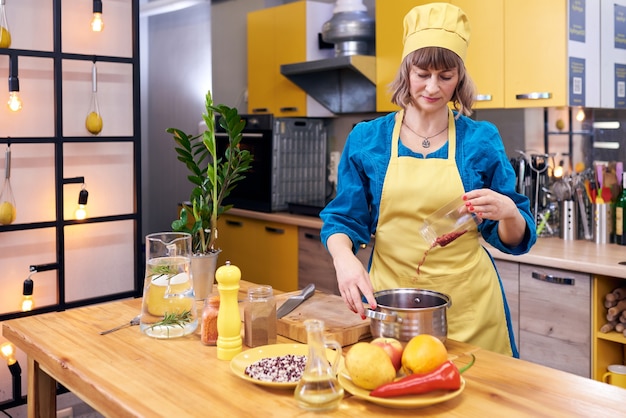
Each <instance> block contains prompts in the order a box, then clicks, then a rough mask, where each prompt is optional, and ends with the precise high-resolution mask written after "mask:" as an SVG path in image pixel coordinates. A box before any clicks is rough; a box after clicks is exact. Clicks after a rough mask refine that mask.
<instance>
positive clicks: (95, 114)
mask: <svg viewBox="0 0 626 418" xmlns="http://www.w3.org/2000/svg"><path fill="white" fill-rule="evenodd" d="M102 124H103V123H102V115H101V114H100V106H98V80H97V70H96V62H95V61H94V63H93V66H92V67H91V102H90V103H89V111H88V112H87V118H86V119H85V128H87V130H88V131H89V133H91V134H93V135H98V134H99V133H100V132H101V131H102Z"/></svg>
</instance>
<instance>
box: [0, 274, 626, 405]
mask: <svg viewBox="0 0 626 418" xmlns="http://www.w3.org/2000/svg"><path fill="white" fill-rule="evenodd" d="M245 285H246V283H245V282H242V289H243V288H244V286H245ZM139 306H140V299H132V300H124V301H116V302H109V303H105V304H100V305H91V306H87V307H82V308H75V309H70V310H67V311H64V312H53V313H46V314H40V315H34V316H29V317H24V318H19V319H13V320H9V321H5V322H4V323H3V324H2V331H3V335H4V336H5V337H6V338H7V339H8V340H9V341H11V342H13V343H14V344H15V345H16V346H17V347H18V348H19V349H21V350H23V351H24V352H25V353H26V354H27V356H28V359H29V372H28V375H29V393H28V395H29V396H28V399H29V416H49V417H53V416H54V409H52V408H53V407H54V397H52V404H50V403H48V406H50V407H51V411H47V413H46V411H45V405H42V404H41V401H45V399H46V398H45V397H44V398H43V399H40V397H41V393H40V392H41V391H42V390H43V391H44V392H45V391H46V390H47V391H48V393H50V392H51V391H52V390H53V389H54V385H53V383H54V380H56V381H58V382H60V383H61V384H63V385H64V386H65V387H67V388H68V389H70V390H71V391H72V392H73V393H75V394H76V395H77V396H79V397H80V398H81V399H82V400H84V401H85V402H87V403H88V404H89V405H91V406H92V407H94V408H95V409H96V410H98V411H100V412H101V413H102V414H104V415H105V416H111V417H126V416H142V417H156V416H168V417H173V416H176V417H187V416H189V417H198V416H209V415H210V416H224V417H225V416H248V415H254V416H263V417H294V416H299V417H316V416H319V415H316V414H313V413H308V412H305V411H303V410H301V409H299V408H298V407H297V405H296V403H295V400H294V398H293V391H291V390H277V389H268V388H267V387H264V386H260V385H255V384H252V383H249V382H246V381H243V380H242V379H240V378H239V377H237V376H236V375H235V374H234V373H232V372H231V370H230V368H229V362H228V361H221V360H218V359H217V356H216V348H215V347H208V346H204V345H202V344H201V343H200V341H199V336H198V335H197V334H194V335H190V336H188V337H184V338H178V339H173V340H157V339H152V338H149V337H146V336H145V335H143V334H142V333H141V331H140V330H139V327H129V328H125V329H122V330H120V331H117V332H115V333H112V334H109V335H104V336H103V335H99V331H101V330H104V329H109V328H111V327H113V326H116V325H120V324H122V323H125V322H127V321H128V320H130V318H132V317H133V316H135V315H136V313H137V312H138V310H139ZM320 319H323V313H320ZM279 342H286V340H285V339H284V338H280V339H279ZM446 346H447V347H448V351H449V353H450V355H451V356H452V357H453V358H455V360H454V361H455V362H456V363H457V364H458V365H461V364H464V363H466V362H467V361H468V360H469V358H468V356H466V355H464V354H465V353H467V352H473V353H474V354H475V356H476V364H475V365H474V366H473V367H472V368H471V369H469V370H468V371H467V372H466V373H465V374H464V375H463V376H464V378H465V380H466V382H467V384H466V387H465V390H464V391H463V392H462V393H461V394H460V395H459V396H457V397H456V398H453V399H451V400H449V401H447V402H444V403H440V404H436V405H432V406H428V407H426V408H424V409H421V410H419V411H416V410H396V409H389V408H386V407H383V406H378V405H375V404H372V403H370V402H367V401H365V400H362V399H359V398H357V397H354V396H351V395H350V394H346V396H345V398H344V399H343V401H342V403H341V405H340V407H339V409H338V410H336V411H334V412H333V413H332V414H327V415H330V416H337V417H354V416H360V415H363V416H368V417H386V416H389V415H394V416H415V414H416V413H417V414H420V415H428V416H446V417H467V416H506V417H519V416H528V417H537V416H551V417H553V416H568V417H573V416H581V417H587V416H620V415H622V414H623V407H624V404H623V400H624V399H625V398H626V390H624V389H620V388H618V387H614V386H610V385H607V384H604V383H601V382H597V381H594V380H590V379H586V378H583V377H580V376H576V375H573V374H569V373H565V372H561V371H558V370H554V369H550V368H547V367H544V366H540V365H537V364H533V363H529V362H526V361H523V360H518V359H513V358H510V357H506V356H502V355H499V354H495V353H492V352H489V351H486V350H481V349H478V348H476V347H472V346H469V345H467V344H462V343H458V342H454V341H447V342H446ZM244 349H245V346H244ZM35 369H36V371H34V370H35ZM53 379H54V380H53ZM51 383H52V384H51ZM36 390H38V391H39V392H35V391H36ZM35 393H39V394H38V395H37V396H35ZM52 393H54V392H52ZM35 399H39V401H40V403H39V404H38V407H39V408H42V409H41V410H37V411H35V408H34V402H35ZM39 413H41V415H40V414H39Z"/></svg>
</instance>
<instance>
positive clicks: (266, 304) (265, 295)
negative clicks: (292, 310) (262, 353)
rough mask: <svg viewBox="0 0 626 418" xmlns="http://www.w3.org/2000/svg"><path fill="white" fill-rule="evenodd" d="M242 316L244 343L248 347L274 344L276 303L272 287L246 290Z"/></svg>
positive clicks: (263, 286) (264, 286)
mask: <svg viewBox="0 0 626 418" xmlns="http://www.w3.org/2000/svg"><path fill="white" fill-rule="evenodd" d="M243 316H244V327H245V328H244V343H245V344H246V345H247V346H248V347H258V346H261V345H268V344H276V322H277V319H276V301H275V300H274V292H273V289H272V286H268V285H262V286H254V287H251V288H250V289H248V300H247V302H246V306H245V308H244V313H243Z"/></svg>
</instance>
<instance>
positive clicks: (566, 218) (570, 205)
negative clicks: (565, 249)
mask: <svg viewBox="0 0 626 418" xmlns="http://www.w3.org/2000/svg"><path fill="white" fill-rule="evenodd" d="M559 212H560V214H561V216H560V219H559V220H560V222H559V231H560V237H561V239H564V240H568V241H570V240H575V239H576V238H577V235H578V213H577V212H578V211H577V208H576V204H575V203H574V201H573V200H564V201H562V202H560V205H559Z"/></svg>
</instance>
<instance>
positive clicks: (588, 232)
mask: <svg viewBox="0 0 626 418" xmlns="http://www.w3.org/2000/svg"><path fill="white" fill-rule="evenodd" d="M576 198H577V199H578V213H579V214H580V220H581V222H582V224H583V234H585V239H586V240H591V239H593V236H592V235H591V230H590V229H589V222H588V221H589V218H588V217H587V210H586V207H585V201H584V199H583V189H582V188H581V187H580V186H579V187H577V188H576Z"/></svg>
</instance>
